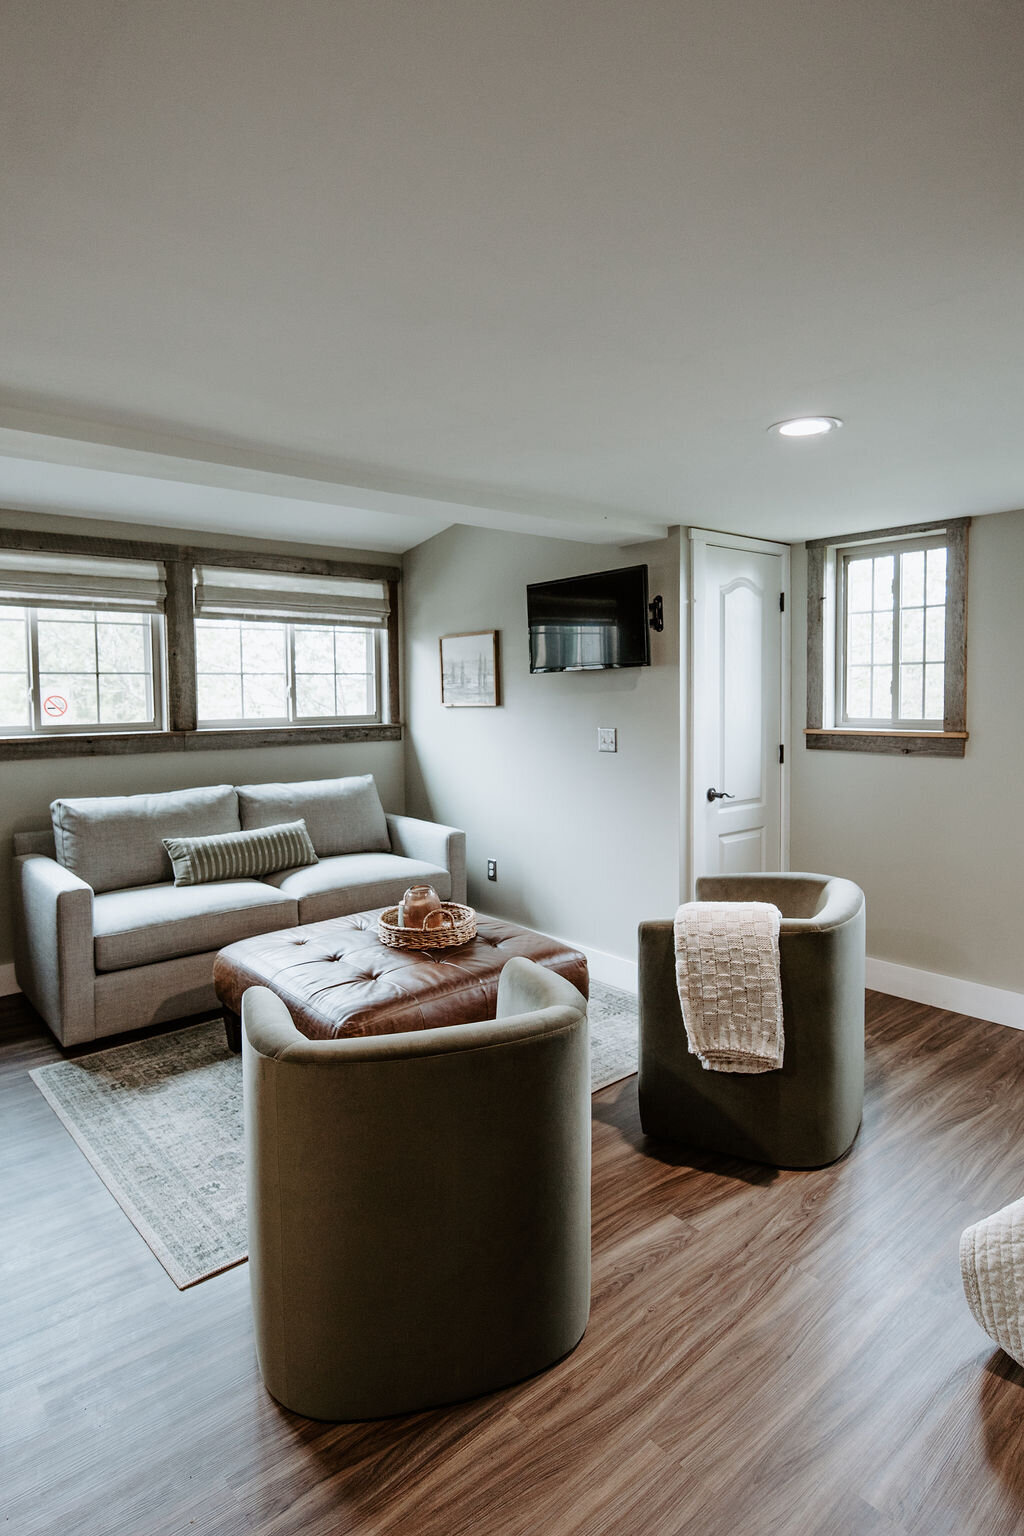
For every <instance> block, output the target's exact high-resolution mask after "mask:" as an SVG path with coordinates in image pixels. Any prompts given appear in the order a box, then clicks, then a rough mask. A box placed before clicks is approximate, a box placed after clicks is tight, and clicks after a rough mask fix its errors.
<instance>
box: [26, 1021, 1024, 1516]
mask: <svg viewBox="0 0 1024 1536" xmlns="http://www.w3.org/2000/svg"><path fill="white" fill-rule="evenodd" d="M868 1018H869V1030H868V1036H869V1053H868V1093H867V1106H866V1112H865V1120H864V1126H863V1128H862V1131H861V1134H860V1137H859V1139H858V1141H857V1143H856V1145H855V1147H854V1149H853V1151H852V1153H851V1154H850V1155H849V1157H847V1158H846V1159H845V1160H844V1161H843V1162H842V1163H841V1164H839V1165H838V1166H836V1167H834V1168H831V1169H826V1170H824V1171H821V1172H814V1173H775V1172H772V1171H771V1170H766V1169H761V1168H756V1167H754V1166H752V1165H746V1164H740V1163H728V1162H723V1161H715V1160H712V1159H704V1158H701V1157H699V1156H696V1155H693V1156H689V1155H688V1154H687V1153H686V1152H685V1151H684V1150H682V1149H678V1148H676V1149H671V1148H667V1147H665V1146H660V1145H654V1144H652V1143H649V1142H647V1141H646V1140H645V1138H644V1137H643V1136H642V1135H641V1132H640V1128H639V1122H638V1119H637V1110H636V1086H635V1079H630V1080H629V1081H627V1082H626V1083H623V1084H619V1085H617V1086H615V1087H613V1088H610V1089H606V1090H605V1091H604V1092H603V1093H601V1094H599V1095H598V1096H597V1097H596V1098H595V1100H594V1297H593V1312H592V1316H591V1321H590V1326H589V1329H588V1331H587V1333H586V1336H585V1337H584V1340H583V1342H582V1343H581V1345H580V1346H579V1348H578V1349H577V1350H576V1352H575V1353H574V1354H573V1355H572V1356H570V1358H569V1359H568V1360H566V1361H564V1362H563V1363H562V1364H561V1365H559V1366H557V1367H555V1369H554V1370H552V1371H549V1372H547V1373H545V1374H544V1375H542V1376H539V1377H536V1378H534V1379H533V1380H531V1381H528V1382H526V1383H524V1384H522V1385H520V1386H518V1387H514V1388H511V1389H509V1390H507V1391H504V1392H500V1393H497V1394H495V1395H494V1396H492V1397H489V1398H486V1399H483V1400H482V1401H478V1402H474V1403H469V1404H465V1405H462V1406H459V1407H456V1408H451V1409H445V1410H441V1411H439V1412H435V1413H425V1414H418V1415H416V1416H414V1417H410V1418H405V1419H396V1420H390V1421H384V1422H380V1423H373V1424H360V1425H327V1424H318V1423H313V1422H311V1421H309V1420H306V1419H300V1418H297V1417H295V1416H294V1415H292V1414H289V1413H286V1412H284V1411H283V1410H282V1409H280V1408H279V1407H278V1406H277V1405H276V1404H275V1403H274V1402H273V1401H272V1400H271V1399H270V1398H269V1397H268V1396H267V1394H266V1392H265V1391H264V1390H263V1387H262V1386H261V1384H260V1380H259V1376H258V1373H257V1370H256V1364H255V1359H254V1355H253V1348H252V1336H251V1330H250V1320H249V1307H248V1274H247V1270H246V1268H245V1266H242V1267H240V1268H238V1269H235V1270H232V1271H230V1272H229V1273H227V1274H224V1275H221V1276H218V1277H217V1278H215V1279H213V1280H210V1281H207V1282H206V1283H204V1284H202V1285H199V1286H197V1287H196V1288H195V1289H194V1290H190V1291H185V1292H178V1291H176V1290H175V1289H174V1286H173V1285H172V1283H171V1281H170V1280H169V1279H168V1278H167V1276H166V1275H165V1273H164V1271H163V1270H162V1269H161V1267H160V1266H159V1264H158V1263H157V1261H156V1260H155V1259H154V1258H153V1256H152V1255H151V1254H150V1252H149V1250H148V1248H147V1247H146V1245H145V1244H144V1242H143V1241H142V1239H141V1238H140V1237H139V1236H138V1235H137V1234H136V1233H135V1231H134V1229H133V1228H132V1227H131V1225H130V1224H129V1222H128V1220H127V1218H126V1217H125V1216H124V1215H123V1214H122V1212H121V1211H120V1209H119V1208H118V1206H117V1205H116V1204H115V1203H114V1201H113V1200H112V1198H111V1197H110V1196H109V1195H108V1194H107V1192H106V1190H105V1189H104V1188H103V1186H102V1184H101V1183H100V1182H99V1180H98V1179H97V1177H96V1175H95V1174H94V1173H93V1172H92V1169H91V1168H90V1167H89V1165H88V1164H87V1163H86V1161H85V1159H84V1158H83V1157H82V1155H81V1153H80V1152H79V1151H78V1150H77V1148H76V1147H75V1145H74V1144H73V1142H72V1141H71V1139H70V1137H69V1136H68V1135H67V1133H66V1132H65V1131H64V1129H63V1128H62V1126H61V1125H60V1123H59V1122H58V1120H57V1119H56V1117H55V1116H54V1115H53V1113H52V1111H51V1110H50V1109H49V1107H48V1106H47V1104H46V1103H45V1101H44V1100H43V1098H42V1096H41V1095H40V1094H39V1093H38V1092H37V1091H36V1089H35V1088H34V1086H33V1085H32V1083H31V1082H30V1080H29V1078H28V1076H27V1070H28V1068H29V1067H31V1066H34V1065H38V1064H41V1063H43V1062H45V1061H49V1060H52V1059H54V1058H56V1057H57V1055H58V1052H57V1050H56V1048H55V1047H54V1045H53V1044H52V1042H51V1040H50V1037H49V1035H48V1034H47V1033H46V1031H45V1030H44V1029H42V1028H41V1026H40V1025H39V1024H38V1022H37V1021H35V1020H34V1018H33V1017H32V1016H30V1014H29V1011H28V1010H27V1009H26V1008H19V1007H18V1006H15V1007H13V1008H11V1007H9V1008H8V1012H7V1015H6V1019H5V1020H4V1021H0V1244H2V1250H0V1517H2V1519H3V1521H4V1524H3V1529H4V1530H5V1531H6V1530H9V1531H11V1532H12V1533H17V1536H35V1533H47V1536H50V1533H62V1536H63V1533H73V1536H183V1533H193V1532H194V1533H205V1536H237V1533H261V1536H299V1533H302V1536H344V1533H348V1532H358V1533H360V1536H462V1533H466V1536H468V1533H473V1536H577V1533H579V1536H584V1533H585V1536H605V1533H607V1536H613V1533H614V1536H634V1533H638V1536H639V1533H643V1536H676V1533H680V1536H682V1533H686V1536H826V1533H827V1536H953V1533H957V1536H963V1533H977V1536H1009V1533H1012V1532H1021V1533H1024V1372H1021V1371H1020V1370H1019V1369H1017V1367H1015V1366H1014V1365H1013V1364H1012V1363H1011V1362H1010V1361H1009V1360H1008V1359H1007V1358H1006V1357H1005V1356H1004V1355H1002V1354H1001V1353H1000V1352H998V1351H996V1350H994V1349H993V1347H992V1346H991V1345H990V1344H989V1342H988V1341H987V1340H986V1338H985V1336H984V1334H982V1333H981V1331H980V1330H979V1329H978V1328H977V1327H976V1326H975V1324H974V1322H973V1321H972V1319H971V1317H970V1315H969V1313H968V1311H967V1307H966V1303H965V1302H964V1299H963V1295H962V1293H961V1289H960V1279H959V1269H958V1262H957V1241H958V1237H959V1234H960V1231H961V1229H962V1228H963V1227H964V1226H965V1225H967V1224H968V1223H969V1222H971V1221H972V1220H975V1219H977V1218H978V1217H980V1216H982V1215H985V1214H987V1213H988V1212H989V1211H992V1210H994V1209H996V1208H997V1207H998V1206H1000V1205H1002V1204H1005V1203H1006V1202H1007V1201H1009V1200H1011V1199H1016V1198H1017V1197H1018V1196H1019V1195H1021V1194H1024V1138H1022V1135H1021V1130H1022V1111H1024V1034H1021V1033H1018V1032H1016V1031H1014V1030H1010V1029H1004V1028H1001V1027H1000V1026H998V1025H995V1024H984V1023H979V1022H978V1021H976V1020H970V1019H966V1018H962V1017H959V1016H957V1015H953V1014H948V1013H942V1012H940V1011H938V1010H936V1009H930V1008H924V1007H919V1006H917V1005H916V1004H910V1003H902V1002H897V1001H895V1000H894V999H891V998H886V997H883V996H880V995H878V994H869V997H868ZM107 1043H110V1042H107Z"/></svg>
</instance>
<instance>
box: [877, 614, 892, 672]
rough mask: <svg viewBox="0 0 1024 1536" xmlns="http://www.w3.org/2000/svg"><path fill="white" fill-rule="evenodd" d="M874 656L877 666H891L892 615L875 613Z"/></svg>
mask: <svg viewBox="0 0 1024 1536" xmlns="http://www.w3.org/2000/svg"><path fill="white" fill-rule="evenodd" d="M874 636H875V655H874V660H875V661H876V662H878V663H879V664H881V663H885V664H891V660H892V614H891V613H876V614H875V617H874Z"/></svg>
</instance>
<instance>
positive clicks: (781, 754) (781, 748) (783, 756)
mask: <svg viewBox="0 0 1024 1536" xmlns="http://www.w3.org/2000/svg"><path fill="white" fill-rule="evenodd" d="M785 761H786V749H785V747H784V746H783V745H782V743H781V742H780V743H779V762H780V763H784V762H785Z"/></svg>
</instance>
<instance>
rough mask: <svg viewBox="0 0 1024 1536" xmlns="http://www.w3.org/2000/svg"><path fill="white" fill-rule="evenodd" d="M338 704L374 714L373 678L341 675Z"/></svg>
mask: <svg viewBox="0 0 1024 1536" xmlns="http://www.w3.org/2000/svg"><path fill="white" fill-rule="evenodd" d="M865 670H867V669H865ZM338 706H339V707H338V713H339V715H372V714H373V710H374V698H373V686H372V679H370V678H367V677H339V678H338Z"/></svg>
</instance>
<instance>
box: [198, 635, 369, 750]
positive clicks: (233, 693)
mask: <svg viewBox="0 0 1024 1536" xmlns="http://www.w3.org/2000/svg"><path fill="white" fill-rule="evenodd" d="M377 654H378V644H377V635H376V633H375V632H374V631H373V630H367V629H348V628H341V627H337V626H332V625H326V624H289V623H281V624H275V623H272V622H271V623H259V622H253V621H251V620H244V619H197V620H196V682H197V714H198V719H199V724H200V725H214V724H216V725H231V724H236V723H242V722H248V721H250V720H259V721H262V722H263V723H264V724H277V725H289V724H300V725H301V724H314V723H316V722H326V723H330V722H340V721H357V720H358V721H373V720H379V719H380V701H379V698H378V689H377V679H378V673H379V668H378V664H377Z"/></svg>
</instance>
